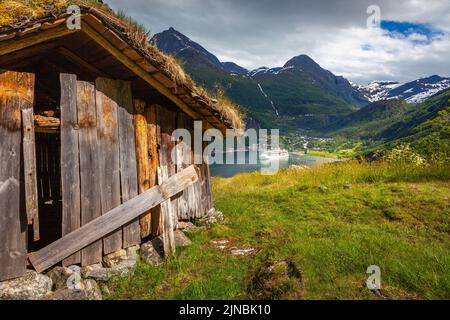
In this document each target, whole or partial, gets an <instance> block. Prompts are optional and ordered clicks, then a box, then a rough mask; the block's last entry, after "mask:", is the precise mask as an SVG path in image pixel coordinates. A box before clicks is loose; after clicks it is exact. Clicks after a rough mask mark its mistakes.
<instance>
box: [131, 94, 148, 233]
mask: <svg viewBox="0 0 450 320" xmlns="http://www.w3.org/2000/svg"><path fill="white" fill-rule="evenodd" d="M133 104H134V129H135V136H136V160H137V173H138V191H139V194H141V193H143V192H145V191H147V190H148V189H150V187H151V186H150V179H151V177H150V175H151V173H150V170H151V169H150V161H149V152H148V151H149V149H148V133H147V118H146V117H145V102H144V101H141V100H134V101H133ZM139 224H140V227H141V238H142V239H143V238H146V237H148V236H150V234H151V232H152V215H151V212H150V211H149V212H146V213H145V214H143V215H142V216H141V217H140V218H139Z"/></svg>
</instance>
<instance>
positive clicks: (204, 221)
mask: <svg viewBox="0 0 450 320" xmlns="http://www.w3.org/2000/svg"><path fill="white" fill-rule="evenodd" d="M224 220H225V219H224V216H223V213H222V212H220V211H219V210H216V209H215V208H212V209H210V210H209V211H208V212H207V214H206V215H205V216H204V217H202V218H200V219H197V220H196V224H197V225H199V226H203V227H206V228H211V227H212V226H214V225H215V224H218V223H222V222H223V221H224Z"/></svg>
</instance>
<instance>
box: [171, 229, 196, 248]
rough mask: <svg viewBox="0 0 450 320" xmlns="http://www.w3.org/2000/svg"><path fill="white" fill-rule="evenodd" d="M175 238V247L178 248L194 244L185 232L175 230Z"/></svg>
mask: <svg viewBox="0 0 450 320" xmlns="http://www.w3.org/2000/svg"><path fill="white" fill-rule="evenodd" d="M173 235H174V238H175V246H177V247H187V246H190V245H191V244H192V241H191V239H189V238H188V237H187V236H186V235H185V234H184V232H183V231H180V230H175V231H174V232H173Z"/></svg>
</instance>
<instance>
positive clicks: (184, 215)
mask: <svg viewBox="0 0 450 320" xmlns="http://www.w3.org/2000/svg"><path fill="white" fill-rule="evenodd" d="M177 128H180V129H181V128H182V129H186V130H188V131H189V133H190V134H191V141H190V142H189V141H184V140H183V141H182V142H180V143H179V144H177V148H179V152H178V153H177V154H178V155H179V157H177V161H178V162H180V161H181V164H180V163H177V172H180V171H181V170H182V169H184V168H187V167H188V166H189V162H190V163H191V164H192V161H193V154H192V143H193V136H192V129H193V120H192V119H191V118H190V117H189V116H188V115H187V114H185V113H183V112H179V113H178V125H177ZM189 144H190V145H189ZM183 160H184V161H183ZM186 162H187V163H186ZM194 192H195V191H194V187H193V186H190V187H189V188H186V189H185V190H184V191H183V196H182V197H180V198H179V203H178V219H179V220H189V219H190V218H191V217H192V216H193V214H192V213H191V208H192V202H194Z"/></svg>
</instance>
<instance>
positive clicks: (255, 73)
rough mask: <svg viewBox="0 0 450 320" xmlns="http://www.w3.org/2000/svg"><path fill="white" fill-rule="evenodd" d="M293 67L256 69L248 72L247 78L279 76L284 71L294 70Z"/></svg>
mask: <svg viewBox="0 0 450 320" xmlns="http://www.w3.org/2000/svg"><path fill="white" fill-rule="evenodd" d="M294 68H295V67H294V66H289V67H275V68H267V67H260V68H258V69H255V70H251V71H249V72H248V74H247V75H248V76H249V77H250V78H253V77H255V76H260V75H268V74H270V75H272V74H275V75H277V74H280V73H283V72H284V71H287V70H290V69H294Z"/></svg>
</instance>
